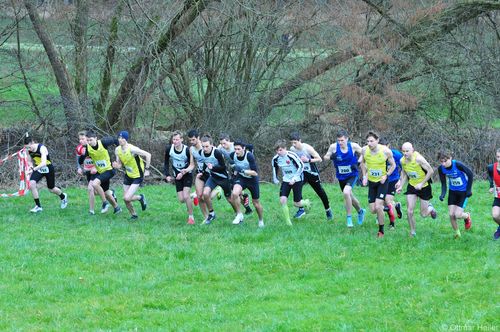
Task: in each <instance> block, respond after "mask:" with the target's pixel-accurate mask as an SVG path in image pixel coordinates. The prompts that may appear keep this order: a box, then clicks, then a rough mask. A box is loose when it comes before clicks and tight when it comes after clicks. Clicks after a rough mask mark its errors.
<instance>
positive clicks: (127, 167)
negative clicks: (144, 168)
mask: <svg viewBox="0 0 500 332" xmlns="http://www.w3.org/2000/svg"><path fill="white" fill-rule="evenodd" d="M125 170H126V171H127V173H132V172H133V171H134V170H133V169H132V167H129V166H125Z"/></svg>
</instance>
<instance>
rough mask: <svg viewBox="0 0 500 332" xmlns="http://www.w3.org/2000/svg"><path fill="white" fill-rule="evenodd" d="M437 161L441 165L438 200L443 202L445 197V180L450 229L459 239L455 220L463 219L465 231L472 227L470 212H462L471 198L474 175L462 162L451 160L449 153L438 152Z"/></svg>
mask: <svg viewBox="0 0 500 332" xmlns="http://www.w3.org/2000/svg"><path fill="white" fill-rule="evenodd" d="M438 160H439V162H440V163H441V165H440V166H439V167H438V172H439V180H440V181H441V195H440V196H439V200H440V201H443V200H444V198H445V196H446V178H448V183H449V185H450V190H449V192H448V213H449V215H450V222H451V227H452V228H453V230H454V231H455V238H456V239H458V238H460V237H461V234H460V229H459V228H458V224H457V219H464V224H465V230H469V229H470V228H471V226H472V221H471V217H470V212H464V209H465V206H466V204H467V198H469V197H470V196H472V182H473V181H474V174H473V173H472V171H471V170H470V169H469V168H468V167H467V166H465V165H464V164H463V163H462V162H460V161H458V160H454V159H452V154H451V152H449V151H440V152H439V153H438Z"/></svg>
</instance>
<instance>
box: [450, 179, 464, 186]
mask: <svg viewBox="0 0 500 332" xmlns="http://www.w3.org/2000/svg"><path fill="white" fill-rule="evenodd" d="M463 184H464V183H463V182H462V178H453V179H450V185H451V186H453V187H460V186H463Z"/></svg>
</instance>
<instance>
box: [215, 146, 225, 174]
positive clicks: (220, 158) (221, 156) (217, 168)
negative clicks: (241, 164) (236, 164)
mask: <svg viewBox="0 0 500 332" xmlns="http://www.w3.org/2000/svg"><path fill="white" fill-rule="evenodd" d="M214 157H215V158H216V159H217V161H218V162H219V165H218V166H212V169H211V170H212V171H214V172H218V173H222V172H225V171H226V164H225V162H226V161H225V160H224V154H223V153H222V152H221V151H220V150H218V149H216V150H215V152H214Z"/></svg>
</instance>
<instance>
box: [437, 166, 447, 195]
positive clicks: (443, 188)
mask: <svg viewBox="0 0 500 332" xmlns="http://www.w3.org/2000/svg"><path fill="white" fill-rule="evenodd" d="M441 167H442V166H439V167H438V173H439V181H441V195H439V200H440V201H442V200H443V199H444V197H445V196H446V189H447V185H446V176H445V175H444V174H443V172H442V171H441Z"/></svg>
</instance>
